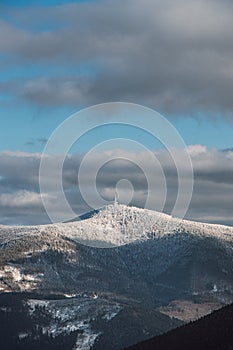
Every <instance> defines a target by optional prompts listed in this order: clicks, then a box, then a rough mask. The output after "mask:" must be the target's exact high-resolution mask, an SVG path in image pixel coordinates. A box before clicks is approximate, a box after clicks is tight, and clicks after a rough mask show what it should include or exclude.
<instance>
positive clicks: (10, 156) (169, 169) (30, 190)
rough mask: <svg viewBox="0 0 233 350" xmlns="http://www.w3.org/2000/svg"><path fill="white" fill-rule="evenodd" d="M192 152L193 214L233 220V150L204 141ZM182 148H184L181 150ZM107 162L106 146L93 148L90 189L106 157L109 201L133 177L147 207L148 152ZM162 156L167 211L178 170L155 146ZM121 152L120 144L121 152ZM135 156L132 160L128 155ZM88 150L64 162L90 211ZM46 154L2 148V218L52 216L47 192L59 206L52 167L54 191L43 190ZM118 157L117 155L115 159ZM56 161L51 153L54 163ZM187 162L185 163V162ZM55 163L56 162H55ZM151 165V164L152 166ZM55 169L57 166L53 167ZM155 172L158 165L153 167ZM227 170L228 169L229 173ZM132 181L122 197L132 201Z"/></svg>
mask: <svg viewBox="0 0 233 350" xmlns="http://www.w3.org/2000/svg"><path fill="white" fill-rule="evenodd" d="M188 151H189V153H190V156H191V159H192V162H193V168H194V191H193V197H192V201H191V204H190V208H189V210H188V212H187V218H189V219H193V220H198V221H205V222H214V223H224V224H229V225H233V219H232V206H233V161H232V160H233V152H232V151H227V152H221V151H217V150H215V149H212V150H207V149H206V148H205V147H203V146H198V145H196V146H190V147H189V148H188ZM178 152H179V151H178ZM114 154H115V153H114V152H113V157H112V159H113V160H112V161H111V162H109V163H107V164H105V163H104V159H105V154H104V151H103V152H102V153H99V154H98V156H97V155H95V154H92V156H91V157H92V158H93V159H91V162H90V168H89V169H88V172H87V174H86V176H85V182H84V185H83V186H84V188H83V190H84V191H87V192H88V191H90V183H91V182H93V181H95V178H94V179H93V167H94V165H95V162H101V160H102V163H103V166H102V168H100V171H99V173H98V175H97V178H96V184H97V189H98V191H99V193H100V194H101V195H102V196H103V198H105V199H106V200H108V201H113V199H114V194H115V186H116V183H117V182H118V181H119V180H122V179H127V180H129V181H130V182H131V183H132V185H133V190H134V196H133V199H132V201H131V204H133V205H137V206H139V207H140V206H141V207H143V206H144V204H145V200H146V198H147V191H148V187H147V185H148V184H147V175H148V174H144V173H143V172H142V171H141V170H140V169H139V168H138V166H137V162H138V160H139V159H140V161H141V162H143V161H145V162H147V156H146V153H134V152H130V153H129V152H128V151H127V152H126V151H124V150H122V151H121V154H122V159H118V160H116V159H115V158H114ZM155 154H156V157H157V159H158V160H159V161H160V163H161V165H162V168H163V170H164V173H165V175H166V181H167V189H168V194H167V200H166V203H165V208H164V211H165V212H167V213H170V212H171V211H172V209H173V206H174V203H175V200H176V196H177V186H178V183H177V171H176V168H175V166H174V162H172V161H171V159H170V158H169V155H168V153H167V152H165V151H164V150H161V151H156V152H155ZM115 155H117V157H119V150H118V151H117V152H116V154H115ZM126 155H127V157H129V156H130V159H131V161H130V162H128V161H126V160H125V159H124V157H125V156H126ZM82 157H83V156H82V155H78V154H73V155H69V156H68V157H67V159H66V161H65V163H64V168H63V188H64V191H65V194H66V197H67V199H68V201H69V203H70V205H71V207H72V208H73V210H74V211H75V212H76V213H77V215H78V214H79V213H82V212H83V211H85V210H86V211H88V206H87V205H86V203H85V202H84V201H83V199H82V196H81V194H80V191H79V188H78V180H77V174H78V169H79V166H80V162H81V160H82ZM40 158H41V155H40V154H29V153H19V152H2V153H0V213H1V214H0V223H2V224H38V223H46V222H49V219H48V216H47V215H46V212H45V210H44V209H43V205H42V201H41V195H42V196H44V197H46V198H47V199H48V200H49V201H51V203H53V205H55V206H56V210H57V211H58V212H59V210H61V209H60V207H59V202H60V197H59V194H57V193H55V192H54V187H53V182H54V181H53V179H54V176H55V173H54V174H52V173H51V171H50V172H48V179H47V181H48V184H50V188H51V191H49V192H48V193H42V194H41V195H40V193H39V184H38V181H39V177H38V176H39V163H40ZM114 159H115V160H114ZM54 161H55V159H54V158H51V165H53V162H54ZM183 166H184V167H185V164H184V165H183ZM51 168H52V169H53V166H52V167H51ZM149 171H150V170H149ZM52 172H53V170H52ZM151 172H152V174H153V175H154V176H157V174H155V173H154V170H153V169H151ZM223 174H224V175H223ZM159 186H160V179H159V177H158V184H157V188H156V191H155V192H154V193H153V194H152V195H153V196H157V195H159V193H160V187H159ZM130 194H131V189H130V187H127V186H126V187H124V188H122V189H121V188H120V195H121V196H120V198H121V199H122V201H123V202H124V201H126V202H127V199H128V198H129V197H130Z"/></svg>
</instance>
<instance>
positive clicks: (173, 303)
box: [0, 204, 233, 350]
mask: <svg viewBox="0 0 233 350" xmlns="http://www.w3.org/2000/svg"><path fill="white" fill-rule="evenodd" d="M232 249H233V228H232V227H227V226H222V225H210V224H203V223H196V222H192V221H187V220H181V219H177V218H172V217H171V216H169V215H166V214H162V213H158V212H154V211H150V210H146V209H139V208H135V207H127V206H124V205H119V204H114V205H109V206H107V207H105V208H102V209H100V210H99V211H94V212H92V213H90V214H88V215H86V216H85V217H84V218H79V220H78V221H73V222H69V223H63V224H53V225H52V224H51V225H42V226H33V227H7V226H0V291H1V292H2V293H3V295H5V294H6V293H8V295H10V294H11V293H13V295H15V293H17V294H23V293H24V294H25V293H26V297H25V300H26V301H24V303H26V305H27V312H29V313H30V312H31V316H30V317H31V318H35V319H37V318H38V315H37V314H36V313H35V314H34V312H37V311H38V310H39V314H40V313H41V310H40V309H41V308H42V310H44V309H45V311H44V312H45V315H44V316H45V319H46V322H47V326H46V327H47V328H46V327H45V326H43V322H42V321H41V322H42V323H41V327H42V328H43V329H46V332H48V334H50V335H52V334H53V335H54V336H56V337H57V336H58V335H59V334H64V335H67V332H71V331H72V332H75V334H76V342H77V343H78V342H79V344H81V345H79V346H80V347H81V348H82V349H90V348H91V346H92V348H93V349H103V348H106V349H115V350H117V349H121V348H123V347H126V346H128V345H131V344H133V343H136V342H139V341H141V340H143V339H148V338H150V337H152V336H154V335H156V334H161V333H163V332H165V331H167V330H169V329H171V328H174V327H176V326H178V325H180V324H181V323H182V322H188V321H190V320H194V319H196V318H199V317H201V316H203V315H205V314H207V313H210V312H212V311H213V310H214V309H217V308H220V307H221V306H222V305H223V304H227V303H231V302H233V255H232ZM9 293H10V294H9ZM31 293H33V295H34V294H35V296H33V297H31V296H30V294H31ZM52 295H55V296H56V301H53V300H50V299H51V298H50V296H52ZM33 300H37V301H33ZM31 305H37V306H36V307H35V308H34V309H33V308H32V309H33V310H34V311H30V308H31ZM83 305H86V306H85V307H84V309H85V310H86V311H85V312H84V311H83V312H80V315H79V312H78V310H82V308H83ZM25 312H26V311H25ZM77 314H78V315H79V316H78V317H77ZM33 315H34V316H33ZM66 315H68V316H66ZM40 320H41V318H40ZM72 325H73V327H72ZM143 325H144V326H143ZM127 329H128V331H127ZM24 333H27V332H26V331H25V330H24ZM33 334H34V333H33ZM107 343H108V345H106V344H107ZM110 343H111V345H110ZM84 344H85V346H86V348H85V347H84ZM101 346H102V347H101ZM77 348H78V347H77Z"/></svg>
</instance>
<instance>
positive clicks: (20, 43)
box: [0, 0, 233, 118]
mask: <svg viewBox="0 0 233 350" xmlns="http://www.w3.org/2000/svg"><path fill="white" fill-rule="evenodd" d="M5 11H6V10H5ZM232 15H233V3H232V1H229V0H223V1H221V2H220V1H218V0H188V1H187V0H186V1H185V0H178V1H171V0H163V1H161V0H156V1H152V0H126V1H124V2H123V1H122V2H114V1H98V2H92V3H88V2H87V3H81V4H70V5H64V6H57V7H53V8H38V9H25V11H24V12H19V11H13V10H12V11H10V10H9V9H8V16H10V18H11V19H12V21H11V22H9V23H7V22H6V21H1V22H0V52H1V53H7V54H8V55H11V57H12V59H13V58H15V59H17V60H18V62H19V64H23V63H25V62H33V64H34V65H37V64H40V65H41V64H44V65H45V66H46V65H47V66H50V65H52V66H54V65H57V66H58V67H61V72H63V76H60V77H58V76H52V77H51V75H49V76H48V75H47V74H46V73H45V75H43V74H42V75H43V76H41V77H38V76H37V77H32V78H30V80H27V79H23V81H22V82H21V84H20V85H15V84H14V83H13V82H9V83H8V85H7V86H5V89H8V90H9V91H11V92H13V93H14V94H15V95H16V96H17V97H18V98H23V99H26V100H28V101H30V102H32V103H36V104H38V105H40V106H55V105H70V104H73V105H87V104H93V103H100V102H106V101H112V100H124V101H130V102H136V103H141V104H145V105H149V106H153V107H156V108H158V109H159V110H161V111H167V112H170V113H173V114H174V113H195V112H199V111H205V112H206V113H207V112H208V113H209V114H210V115H216V114H217V113H221V114H222V115H224V116H226V117H228V118H230V117H231V116H232V108H233V99H232V89H233V73H232V72H233V66H232V62H233V39H232V32H233V21H232ZM12 23H15V25H13V24H12ZM84 63H85V64H86V65H88V66H89V68H90V70H91V71H93V72H94V74H89V75H88V74H87V75H86V76H82V75H81V76H80V74H75V73H74V74H72V75H70V74H69V73H67V72H68V68H70V67H71V66H72V67H73V68H74V71H75V67H76V68H77V67H80V66H81V65H83V64H84Z"/></svg>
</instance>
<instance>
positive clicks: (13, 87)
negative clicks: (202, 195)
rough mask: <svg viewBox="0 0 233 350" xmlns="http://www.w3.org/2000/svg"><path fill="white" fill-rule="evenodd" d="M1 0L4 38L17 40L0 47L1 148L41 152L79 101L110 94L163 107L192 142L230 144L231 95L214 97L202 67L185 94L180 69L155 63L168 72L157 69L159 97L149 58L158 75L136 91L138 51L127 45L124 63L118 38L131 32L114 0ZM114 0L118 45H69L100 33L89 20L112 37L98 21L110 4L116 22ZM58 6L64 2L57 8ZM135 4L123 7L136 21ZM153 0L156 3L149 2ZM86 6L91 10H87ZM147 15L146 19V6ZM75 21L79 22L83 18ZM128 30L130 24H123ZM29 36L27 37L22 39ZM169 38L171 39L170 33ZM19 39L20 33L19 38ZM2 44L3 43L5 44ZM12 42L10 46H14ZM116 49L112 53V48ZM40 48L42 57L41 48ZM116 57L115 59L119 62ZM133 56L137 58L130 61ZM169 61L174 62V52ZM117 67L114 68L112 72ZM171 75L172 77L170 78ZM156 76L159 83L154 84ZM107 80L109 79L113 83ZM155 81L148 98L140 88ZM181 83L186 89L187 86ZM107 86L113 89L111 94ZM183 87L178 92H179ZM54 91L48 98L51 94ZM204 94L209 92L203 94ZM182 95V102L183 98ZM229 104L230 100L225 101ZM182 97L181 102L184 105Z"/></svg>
mask: <svg viewBox="0 0 233 350" xmlns="http://www.w3.org/2000/svg"><path fill="white" fill-rule="evenodd" d="M1 3H2V5H5V7H3V10H2V21H3V22H2V23H3V25H4V28H5V31H6V34H7V36H9V38H8V37H6V38H5V40H10V36H12V41H13V43H12V45H6V44H5V45H4V43H3V45H2V46H3V49H2V50H1V55H0V62H1V66H2V72H1V77H0V83H1V85H2V88H1V94H0V101H1V115H0V118H1V125H2V128H1V139H0V149H1V150H22V151H28V152H38V151H41V149H42V147H43V143H42V142H38V141H37V140H38V139H47V138H48V137H49V136H50V134H51V132H52V131H53V130H54V129H55V128H56V127H57V126H58V125H59V124H60V123H61V122H62V121H64V120H65V119H66V118H67V117H68V116H69V115H70V114H72V113H74V112H76V111H77V110H79V109H81V108H82V107H87V106H90V105H92V104H96V103H101V102H110V101H126V102H136V103H139V104H143V105H145V106H149V107H152V108H154V109H155V110H158V111H159V112H161V113H162V114H163V115H165V116H166V117H167V118H168V119H169V121H170V122H171V123H172V124H173V125H174V126H175V127H176V128H177V130H178V131H179V132H180V134H181V136H182V137H183V138H184V140H185V142H186V143H187V144H188V145H190V144H202V145H206V146H207V147H216V148H218V149H225V148H231V147H232V132H233V123H232V121H231V119H232V118H231V116H230V117H226V116H225V115H226V114H227V115H229V114H231V106H228V105H227V102H225V101H224V99H225V100H227V98H226V97H225V96H223V97H222V100H221V99H220V101H219V105H218V101H217V100H215V98H214V96H215V95H216V91H213V92H212V91H211V89H212V86H211V85H209V87H208V85H207V86H206V82H204V81H202V76H201V73H200V77H199V81H194V82H193V81H192V76H190V77H189V75H190V69H189V70H188V71H187V75H186V77H185V80H188V79H190V82H188V83H187V89H188V88H189V89H190V91H189V95H190V96H189V95H188V96H187V93H186V91H185V89H186V85H185V82H184V83H183V82H182V79H183V80H184V78H183V76H181V77H179V75H178V73H176V72H175V69H174V72H173V70H172V69H170V70H171V71H170V72H167V71H166V70H165V69H166V64H164V66H163V63H161V62H158V63H159V64H160V65H161V67H158V70H160V68H162V69H164V78H163V76H160V74H158V81H159V84H160V81H161V79H164V81H165V79H166V80H167V81H166V82H165V85H166V84H167V86H165V88H164V87H163V88H162V89H163V90H164V91H162V92H161V95H162V96H161V97H160V96H159V95H160V92H159V91H158V89H159V85H158V81H156V77H157V67H156V65H155V66H154V67H153V64H152V62H153V61H152V62H151V63H150V62H149V64H150V67H149V69H150V71H151V72H152V74H154V77H152V78H151V82H150V84H149V87H148V86H146V87H145V92H144V91H143V86H142V87H141V89H140V87H138V91H136V93H135V94H134V92H133V91H134V90H136V89H135V87H134V86H131V85H130V83H129V81H130V79H131V76H132V77H133V78H134V79H135V75H136V74H137V69H138V67H137V62H135V70H134V69H133V64H134V61H132V59H133V55H134V54H135V52H134V51H135V50H134V49H133V50H131V51H132V52H130V50H128V48H127V47H126V49H125V51H128V52H127V55H126V57H125V60H126V61H125V62H123V63H121V62H120V60H121V54H122V51H121V50H123V49H124V47H123V48H122V47H121V41H122V40H124V35H125V34H126V35H127V32H126V33H124V32H123V33H122V32H121V30H119V33H115V32H116V31H117V30H118V29H119V28H118V29H116V28H117V24H118V22H119V21H120V17H121V15H122V13H121V10H120V9H119V7H118V6H116V5H115V4H114V2H113V1H112V2H111V1H106V2H103V1H100V2H95V1H88V0H86V1H55V0H54V1H40V2H39V7H38V2H37V1H20V2H19V1H16V0H15V1H14V0H10V1H3V2H1ZM82 3H84V7H83V6H82V5H83V4H82ZM138 3H139V5H138V7H140V2H138ZM108 4H110V5H108ZM113 4H114V6H115V7H116V9H117V12H119V13H118V16H119V17H118V19H115V20H114V23H113V25H112V27H113V28H111V27H110V32H111V30H112V31H113V32H112V33H111V35H110V38H112V39H115V40H116V38H118V40H120V42H119V43H120V44H118V43H116V48H115V47H114V45H113V44H112V42H111V45H113V47H112V48H110V49H109V48H108V45H107V44H105V42H102V41H101V44H100V47H101V45H102V47H103V49H101V48H99V49H98V48H97V49H95V50H94V52H93V54H92V53H91V52H88V51H91V50H92V49H88V48H86V44H85V41H84V42H82V46H81V47H80V48H79V47H78V46H77V47H75V45H74V47H73V49H72V41H74V43H75V42H76V38H77V36H79V35H82V34H83V35H84V39H85V40H86V42H87V46H88V45H91V42H92V40H96V41H97V40H98V36H97V37H96V38H95V37H94V38H93V36H94V34H93V33H92V32H90V29H89V28H88V25H89V26H90V28H91V27H92V26H94V27H95V26H97V25H98V26H99V27H96V28H97V34H98V31H99V36H101V35H102V36H103V40H107V39H108V34H106V32H105V30H106V28H105V27H104V26H103V28H101V26H102V24H101V20H102V21H103V18H104V17H103V16H104V14H101V11H102V12H103V11H106V16H109V19H108V20H109V24H108V25H111V21H110V20H111V17H112V15H113V12H114V6H113ZM56 5H59V6H58V7H56V8H55V6H56ZM72 6H74V7H72ZM79 6H82V8H80V11H79ZM85 6H86V7H85ZM88 6H93V11H91V12H90V7H88ZM130 6H131V4H130V2H129V5H128V6H126V14H127V13H128V16H129V22H132V25H135V23H134V22H133V19H132V18H131V16H130V11H131V10H132V9H131V8H130ZM149 6H151V4H150V5H149ZM149 6H148V7H149ZM43 7H44V9H43ZM135 8H136V10H137V6H135ZM72 9H74V14H72ZM136 10H135V11H136ZM210 10H211V9H210ZM95 11H96V14H95ZM138 11H139V10H138ZM89 12H90V16H89V17H88V14H89ZM27 13H28V14H31V15H34V16H37V13H38V14H39V16H40V14H41V20H40V19H38V18H36V19H35V20H33V21H31V20H30V19H29V18H27ZM62 13H65V16H64V18H63V17H61V14H62ZM75 13H77V22H76V21H75ZM80 13H81V15H80ZM82 13H83V15H84V19H85V13H86V15H87V18H86V22H85V20H84V19H83V18H81V17H80V16H82ZM145 15H148V14H147V11H145ZM39 16H38V17H39ZM137 16H138V17H140V13H139V12H137ZM39 18H40V17H39ZM92 18H93V21H92ZM142 18H143V19H144V16H143V13H142ZM124 20H125V21H127V16H126V15H125V18H124V17H123V19H121V21H123V25H124V26H125V27H126V26H127V23H124ZM136 20H137V18H136V19H135V21H136ZM78 21H80V24H79V22H78ZM93 22H94V24H93ZM77 23H78V25H77ZM175 24H176V23H175ZM114 25H115V26H116V28H115V27H114ZM129 27H130V23H129ZM149 29H150V27H149V25H148V31H149ZM152 29H153V28H152ZM125 30H127V27H126V28H125ZM153 30H154V29H153ZM66 31H67V32H66ZM129 31H130V28H129ZM116 34H117V35H116ZM43 35H44V37H45V39H44V41H48V44H47V43H46V44H44V43H43ZM46 35H47V36H48V38H47V37H46ZM59 35H63V36H64V37H61V38H60V45H61V47H60V48H59V47H56V45H55V47H54V50H55V51H56V52H55V53H53V52H49V48H48V46H47V45H49V42H50V40H51V43H52V45H53V42H54V41H55V40H58V38H59ZM76 35H77V36H76ZM115 35H116V38H115ZM148 35H149V32H148ZM182 35H183V34H180V36H178V37H177V42H178V43H181V44H183V45H184V49H183V50H184V55H185V54H186V52H185V50H186V47H185V45H186V44H185V42H184V41H185V40H184V39H183V37H182ZM191 35H192V33H191ZM196 35H197V34H196V32H195V28H194V30H193V36H196ZM130 36H132V38H130ZM155 36H156V34H155ZM14 37H15V38H14ZM25 37H26V38H27V37H28V38H27V39H25ZM67 38H68V40H69V38H70V42H71V43H70V45H69V43H68V44H67V43H66V40H67ZM130 39H131V40H132V42H133V41H134V35H133V34H132V33H130V34H129V45H130ZM165 39H166V40H168V39H167V37H166V38H165ZM200 39H201V36H200ZM2 40H3V41H4V38H2ZM14 40H16V42H15V44H14ZM17 40H18V41H17ZM25 40H26V41H25ZM156 40H158V39H156ZM27 41H28V43H27ZM36 41H38V43H37V44H36V43H35V42H36ZM200 41H201V40H200ZM145 42H146V40H145ZM30 43H31V44H30ZM78 44H79V40H77V45H78ZM168 44H170V42H168ZM217 44H218V43H217V42H216V46H217ZM30 45H31V52H30ZM62 45H64V50H62ZM94 45H95V42H94ZM170 45H171V44H170ZM4 46H5V47H6V49H5V50H4ZM9 46H12V47H10V48H9ZM123 46H124V45H123ZM117 47H118V48H119V52H117V51H116V50H117ZM111 49H112V51H113V53H112V52H111ZM181 49H182V48H181ZM79 50H80V52H81V51H87V52H84V53H83V57H79V56H82V55H79ZM200 50H201V48H200ZM34 51H35V53H34ZM36 51H38V56H37V54H36ZM72 51H74V57H72ZM197 51H198V48H197ZM158 52H159V48H158ZM200 52H201V51H200ZM172 53H173V52H172V48H171V54H172ZM136 54H137V51H136ZM198 54H199V53H198ZM223 54H224V53H223ZM113 55H115V56H113ZM130 55H132V57H130ZM145 55H146V52H145V53H144V56H145ZM123 56H124V52H123ZM138 56H139V59H141V58H140V54H139V53H138ZM123 58H124V57H123ZM145 58H146V60H145V61H148V60H149V59H150V58H148V57H146V56H145ZM171 58H172V57H171ZM204 59H205V57H204V55H203V62H202V61H201V62H200V63H199V64H200V67H196V68H197V69H198V68H200V70H203V69H204V67H205V64H206V62H205V61H204ZM114 60H115V61H116V62H114ZM127 60H128V62H127ZM117 61H119V63H120V64H121V65H122V72H121V71H118V70H119V69H121V67H119V64H118V63H117ZM130 61H132V63H133V64H132V65H131V63H130ZM171 62H172V63H173V61H172V59H171ZM142 64H143V63H142ZM170 64H171V63H170ZM105 67H106V68H105ZM114 67H115V69H116V72H115V73H114ZM127 67H128V71H127ZM178 68H179V67H178ZM125 69H126V73H125V74H126V77H125V78H124V76H121V74H122V73H124V70H125ZM145 69H146V66H145V67H142V66H141V70H142V73H140V76H139V77H138V79H136V84H144V83H145V79H146V76H147V75H148V72H147V71H146V70H145ZM214 69H215V68H214V67H213V70H214ZM184 70H185V65H184ZM143 71H145V78H144V77H143ZM118 73H120V74H119V75H120V78H118V76H117V74H118ZM175 73H176V79H177V80H179V79H180V81H181V82H179V81H178V83H177V92H176V91H175V92H174V91H172V92H171V91H170V87H169V79H171V77H173V75H174V74H175ZM207 73H208V72H207ZM207 73H206V74H207ZM115 74H116V76H115ZM127 74H128V77H127ZM149 74H150V72H149ZM169 74H170V76H171V77H170V78H169ZM182 74H183V73H182ZM194 74H195V72H194ZM211 74H212V72H211V73H210V77H208V76H207V77H206V79H207V80H208V79H209V80H210V84H211V79H213V77H211ZM102 76H104V79H105V80H104V81H103V85H106V87H104V88H103V92H102V93H101V94H99V92H97V95H95V90H96V86H95V85H98V84H101V83H102ZM108 76H109V80H108ZM148 77H149V75H148ZM220 78H221V77H220ZM114 79H115V80H116V83H115V82H114ZM120 79H121V80H120ZM140 79H141V81H142V83H141V81H140ZM195 79H196V77H195V76H193V80H195ZM111 80H112V82H111ZM153 80H154V82H153ZM41 82H43V84H45V86H46V87H47V88H48V93H47V95H46V96H43V91H41V90H42V89H43V85H42V87H40V84H42V83H41ZM79 82H81V84H82V85H85V84H87V85H88V88H87V90H85V89H84V91H82V86H81V88H80V87H79V86H78V87H77V85H78V84H79ZM30 83H32V84H33V85H32V86H33V88H34V90H35V91H34V92H33V93H31V92H30ZM153 83H154V86H155V87H154V88H153ZM171 83H172V85H174V82H173V81H171ZM67 84H70V85H71V87H72V89H73V90H74V95H73V96H72V97H70V98H69V97H67V96H64V95H65V94H62V93H61V92H60V90H62V89H64V90H65V89H66V86H67ZM110 84H111V86H110V88H109V85H110ZM115 84H118V86H116V88H115V87H114V85H115ZM127 84H129V90H128V91H122V93H121V87H122V85H123V86H124V87H123V88H122V90H124V88H125V86H127ZM182 84H183V85H182ZM192 84H197V85H199V86H200V90H201V91H200V93H202V94H203V96H199V92H198V91H197V90H196V88H195V89H194V90H193V91H192V90H191V88H190V86H192ZM227 84H228V85H229V82H226V84H225V82H224V81H222V86H221V85H220V83H219V86H217V87H216V90H220V89H221V88H222V90H224V89H226V87H225V86H226V85H227ZM157 85H158V86H157ZM163 85H164V82H163V81H162V82H161V86H163ZM89 86H90V87H89ZM54 87H55V90H56V89H57V91H52V90H53V88H54ZM150 87H152V89H151V91H149V94H150V93H151V96H148V98H147V97H146V98H144V96H143V95H144V94H146V91H147V90H148V89H149V88H150ZM208 88H209V89H210V91H208ZM75 89H76V90H77V91H76V90H75ZM79 89H80V90H81V92H79ZM97 89H98V86H97ZM166 89H167V91H166ZM100 90H101V87H100ZM111 90H112V91H111ZM153 90H155V92H153ZM173 90H174V88H173ZM182 90H183V91H184V92H182ZM108 91H110V93H109V96H108ZM179 91H181V93H180V95H179ZM37 92H38V94H41V96H39V97H38V98H37V97H36V96H35V94H36V93H37ZM50 93H51V103H50V101H49V94H50ZM56 93H57V96H56ZM72 93H73V91H72ZM75 93H77V98H75ZM79 94H81V95H82V96H81V97H80V96H79V97H78V95H79ZM153 94H154V95H153ZM166 94H167V95H169V94H170V95H171V97H169V98H167V100H166ZM172 94H174V97H173V96H172ZM176 94H177V95H178V97H176ZM195 94H196V95H195ZM205 94H206V95H207V98H206V101H205ZM211 94H212V97H211ZM53 95H54V96H53ZM60 95H61V99H62V100H61V101H60V100H59V96H60ZM98 95H99V96H98ZM193 95H195V96H193ZM208 95H209V96H210V97H209V96H208ZM226 95H229V91H228V92H226ZM164 96H165V97H164ZM153 98H154V101H153ZM192 98H193V101H191V103H190V104H189V100H192ZM229 98H230V97H229ZM53 99H54V101H53ZM175 99H177V100H178V99H180V107H179V101H174V100H175ZM182 99H184V100H185V101H183V100H182ZM198 99H199V100H200V101H199V100H198ZM211 99H212V100H211ZM195 101H196V104H195ZM224 103H226V105H223V104H224ZM183 104H184V107H183V106H182V105H183ZM177 105H178V107H177ZM12 125H14V129H13V128H12ZM121 131H122V130H120V132H121ZM98 132H99V131H98ZM112 132H113V133H114V132H115V133H116V135H117V133H118V131H117V130H115V131H112ZM136 134H137V132H136ZM10 135H12V137H9V136H10ZM93 137H95V135H94V134H93V133H92V138H93ZM96 137H99V135H97V136H96ZM135 137H136V138H137V137H138V136H137V135H136V136H135ZM145 142H146V144H147V146H149V147H152V148H153V147H154V145H156V143H154V142H151V140H149V141H148V140H146V139H145ZM33 143H34V144H33ZM80 149H81V150H82V151H85V149H83V146H80ZM86 149H88V144H87V145H86Z"/></svg>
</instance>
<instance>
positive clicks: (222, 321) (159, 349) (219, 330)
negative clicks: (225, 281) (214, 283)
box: [125, 304, 233, 350]
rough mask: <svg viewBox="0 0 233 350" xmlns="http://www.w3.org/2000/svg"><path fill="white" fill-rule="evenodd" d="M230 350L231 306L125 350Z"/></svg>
mask: <svg viewBox="0 0 233 350" xmlns="http://www.w3.org/2000/svg"><path fill="white" fill-rule="evenodd" d="M186 349H189V350H194V349H195V350H197V349H198V350H207V349H211V350H232V349H233V304H231V305H229V306H225V307H224V308H222V309H220V310H218V311H214V312H213V313H212V314H211V315H208V316H205V317H204V318H202V319H199V320H198V321H195V322H191V323H189V324H187V325H185V326H182V327H179V328H177V329H174V330H172V331H169V332H168V333H166V334H163V335H161V336H158V337H155V338H153V339H150V340H147V341H144V342H141V343H139V344H137V345H134V346H131V347H129V348H127V349H125V350H186Z"/></svg>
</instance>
